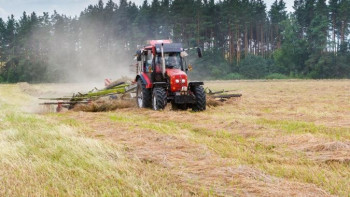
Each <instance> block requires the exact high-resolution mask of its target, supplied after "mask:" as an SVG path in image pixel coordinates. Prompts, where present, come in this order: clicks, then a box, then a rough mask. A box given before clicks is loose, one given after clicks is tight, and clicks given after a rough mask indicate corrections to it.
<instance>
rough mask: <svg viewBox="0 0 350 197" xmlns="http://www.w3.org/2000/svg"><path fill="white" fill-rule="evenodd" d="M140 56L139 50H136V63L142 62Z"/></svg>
mask: <svg viewBox="0 0 350 197" xmlns="http://www.w3.org/2000/svg"><path fill="white" fill-rule="evenodd" d="M141 54H142V52H141V50H138V51H137V52H136V56H137V61H138V62H140V61H142V58H141Z"/></svg>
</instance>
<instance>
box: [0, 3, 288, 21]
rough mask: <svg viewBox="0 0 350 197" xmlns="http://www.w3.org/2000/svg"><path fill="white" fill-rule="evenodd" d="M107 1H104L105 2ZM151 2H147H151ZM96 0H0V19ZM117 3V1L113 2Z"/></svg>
mask: <svg viewBox="0 0 350 197" xmlns="http://www.w3.org/2000/svg"><path fill="white" fill-rule="evenodd" d="M106 1H107V0H104V2H106ZM132 1H133V2H136V4H138V5H140V4H141V3H142V2H143V0H132ZM151 1H152V0H148V2H151ZM274 1H275V0H265V2H266V5H267V9H268V10H269V9H270V6H271V4H272V3H273V2H274ZM97 2H98V0H0V17H1V18H3V19H5V20H6V18H7V17H8V16H9V15H11V14H14V15H15V17H16V18H19V17H20V16H21V15H22V13H23V11H26V12H27V13H31V12H33V11H35V12H36V13H37V14H39V15H41V14H42V13H43V12H49V13H52V12H53V10H57V12H58V13H61V14H66V15H68V16H75V15H79V14H80V12H81V11H83V10H84V9H85V8H86V7H87V6H88V5H90V4H96V3H97ZM114 2H119V0H114ZM285 2H286V3H287V9H288V11H293V8H292V6H293V2H294V0H285Z"/></svg>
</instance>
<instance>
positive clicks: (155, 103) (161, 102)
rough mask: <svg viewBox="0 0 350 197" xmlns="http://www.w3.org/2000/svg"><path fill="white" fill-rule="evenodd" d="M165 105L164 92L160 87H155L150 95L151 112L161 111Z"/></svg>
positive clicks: (165, 97)
mask: <svg viewBox="0 0 350 197" xmlns="http://www.w3.org/2000/svg"><path fill="white" fill-rule="evenodd" d="M166 105H167V95H166V91H165V89H164V88H162V87H155V88H154V89H153V94H152V107H153V110H155V111H158V110H163V109H164V108H165V107H166Z"/></svg>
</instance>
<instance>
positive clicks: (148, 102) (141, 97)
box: [136, 79, 152, 108]
mask: <svg viewBox="0 0 350 197" xmlns="http://www.w3.org/2000/svg"><path fill="white" fill-rule="evenodd" d="M136 104H137V106H138V107H139V108H151V107H152V92H151V89H147V88H146V85H145V84H144V83H142V80H141V79H139V80H137V89H136Z"/></svg>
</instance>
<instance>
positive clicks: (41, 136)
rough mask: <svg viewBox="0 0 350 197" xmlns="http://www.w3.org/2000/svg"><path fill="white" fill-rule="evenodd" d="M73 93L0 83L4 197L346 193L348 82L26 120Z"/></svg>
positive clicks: (223, 85) (247, 90)
mask: <svg viewBox="0 0 350 197" xmlns="http://www.w3.org/2000/svg"><path fill="white" fill-rule="evenodd" d="M58 87H60V88H58ZM62 87H64V88H62ZM72 87H73V86H70V85H57V84H56V85H49V84H39V85H27V84H16V85H0V181H1V184H0V196H330V195H335V196H349V194H350V81H349V80H320V81H314V80H289V81H287V80H285V81H214V82H206V87H209V88H210V89H212V90H222V89H225V90H234V91H235V92H237V93H242V94H243V97H242V98H239V99H232V100H229V101H227V102H226V103H223V104H222V105H219V106H217V107H208V109H207V111H205V112H201V113H193V112H191V111H172V110H171V109H170V108H167V109H166V110H164V111H161V112H154V111H151V110H148V109H137V108H135V107H131V108H126V109H117V110H115V111H112V112H102V113H87V112H73V111H69V112H63V113H45V114H37V113H33V112H38V111H37V108H38V105H37V104H38V99H37V98H38V97H42V96H49V95H54V96H57V95H61V96H63V95H62V94H65V93H66V92H60V91H58V90H62V89H67V88H72ZM70 90H71V91H75V90H72V89H68V92H69V91H70Z"/></svg>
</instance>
